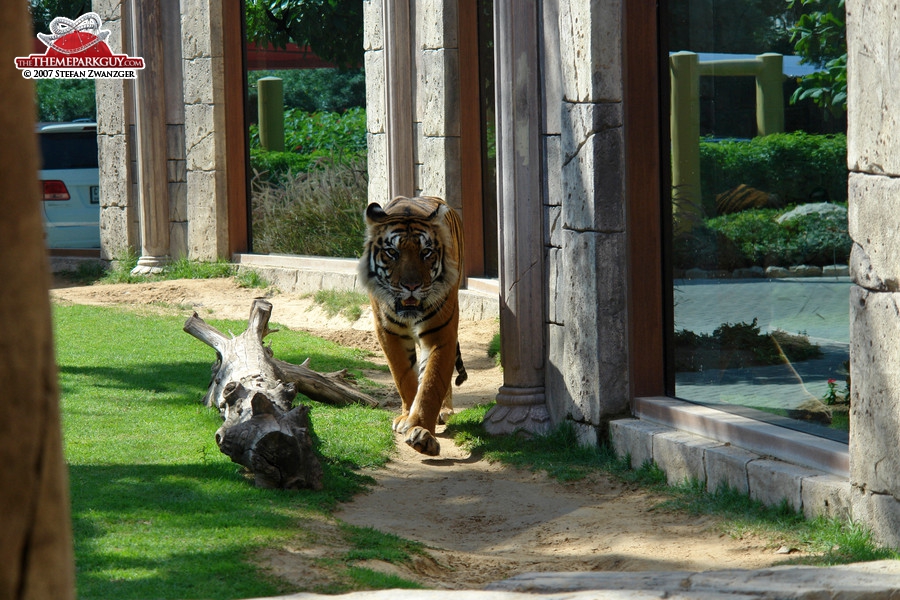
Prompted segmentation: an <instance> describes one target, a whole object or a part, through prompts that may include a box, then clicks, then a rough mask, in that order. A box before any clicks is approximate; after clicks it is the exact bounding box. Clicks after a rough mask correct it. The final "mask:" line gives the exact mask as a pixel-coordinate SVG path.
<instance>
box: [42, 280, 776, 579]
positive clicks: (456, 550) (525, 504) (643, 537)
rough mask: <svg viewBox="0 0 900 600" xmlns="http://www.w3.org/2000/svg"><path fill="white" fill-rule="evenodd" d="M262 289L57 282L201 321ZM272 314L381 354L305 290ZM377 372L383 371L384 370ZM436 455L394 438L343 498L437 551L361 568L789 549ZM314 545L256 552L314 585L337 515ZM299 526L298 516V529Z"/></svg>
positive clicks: (655, 566) (627, 561) (436, 572)
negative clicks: (363, 483) (392, 448)
mask: <svg viewBox="0 0 900 600" xmlns="http://www.w3.org/2000/svg"><path fill="white" fill-rule="evenodd" d="M260 294H261V292H260V290H247V289H242V288H239V287H237V286H236V285H235V284H234V282H233V281H232V280H225V279H218V280H180V281H169V282H160V283H148V284H132V285H106V286H91V287H69V288H58V289H56V290H54V291H53V292H52V296H53V297H54V299H55V300H56V301H58V302H72V303H79V304H99V305H109V304H118V305H129V306H132V307H135V308H140V309H142V310H158V311H165V312H171V311H173V310H174V311H178V312H183V313H184V314H185V316H186V317H187V316H189V315H190V312H191V311H193V310H196V311H197V312H198V313H199V314H200V315H201V316H202V317H204V318H221V319H246V318H247V316H248V315H249V311H250V304H251V301H252V299H253V298H255V297H257V296H259V295H260ZM269 299H270V301H271V302H272V303H273V305H274V308H273V316H272V321H273V322H275V323H278V324H279V325H282V326H285V327H289V328H296V329H305V330H309V331H311V332H313V333H315V334H317V335H322V336H323V337H327V338H330V339H333V340H335V341H337V342H339V343H342V344H346V345H353V346H358V347H363V348H368V349H371V350H374V351H378V346H377V342H376V341H375V338H374V335H373V333H372V331H371V315H369V314H364V315H363V317H362V318H361V319H360V320H359V321H358V322H356V323H349V322H348V321H347V320H346V319H344V318H343V317H340V316H337V317H328V316H327V315H325V314H324V313H323V312H322V311H321V309H319V308H317V307H315V306H314V305H313V303H312V301H311V300H310V299H308V298H302V297H299V296H296V295H290V294H275V295H273V296H271V297H270V298H269ZM496 331H497V323H496V322H495V321H493V320H491V321H485V322H464V323H463V324H462V326H461V331H460V344H461V346H462V352H463V357H464V359H465V361H466V365H467V369H468V371H469V380H468V381H467V382H466V383H465V384H464V385H463V387H462V388H460V390H459V391H460V393H459V394H456V395H455V398H456V405H457V406H458V407H465V406H471V405H473V404H475V403H477V402H488V401H490V400H491V399H492V398H493V396H494V394H495V393H496V390H497V388H498V387H499V386H500V384H501V383H502V373H501V371H500V369H499V368H498V367H496V366H495V365H494V364H493V361H492V360H491V359H489V358H488V357H487V344H488V342H489V341H490V338H491V337H492V336H493V334H494V333H495V332H496ZM382 376H383V375H382ZM383 377H385V379H387V377H386V376H383ZM439 438H440V439H441V448H442V452H441V456H440V457H438V458H433V459H432V458H427V457H424V456H422V455H420V454H417V453H415V452H414V451H412V450H410V449H408V448H407V447H406V445H405V444H402V443H398V448H397V450H398V451H397V454H396V456H395V458H394V460H392V461H391V462H390V463H389V464H388V465H387V466H386V467H385V468H384V469H380V470H378V471H376V472H374V473H373V475H374V477H375V479H376V481H377V485H376V486H374V487H373V489H372V490H371V491H370V492H369V493H368V494H364V495H361V496H358V497H357V498H356V499H355V500H354V501H353V502H350V503H348V504H346V505H344V506H343V507H342V508H341V510H340V511H339V512H338V514H337V515H336V516H337V517H338V518H339V519H341V520H343V521H346V522H348V523H351V524H354V525H360V526H370V527H374V528H376V529H379V530H382V531H386V532H390V533H393V534H396V535H398V536H401V537H404V538H407V539H412V540H416V541H420V542H422V543H424V544H425V545H426V546H427V547H428V548H429V553H430V555H431V558H430V559H429V558H425V557H423V558H420V559H418V560H417V561H416V563H415V564H414V565H412V566H410V567H409V568H406V567H404V568H400V567H396V566H393V565H389V564H381V563H370V564H367V565H366V566H368V567H370V568H373V569H378V570H384V571H387V572H391V573H396V574H398V575H401V576H403V577H406V578H409V579H415V580H418V581H421V582H422V583H423V584H425V585H428V586H430V587H445V588H479V587H481V586H483V585H484V584H486V583H488V582H490V581H496V580H499V579H503V578H506V577H509V576H512V575H515V574H517V573H522V572H529V571H585V570H614V571H639V570H696V571H702V570H710V569H724V568H746V569H753V568H762V567H766V566H771V565H773V564H777V563H778V562H780V561H782V560H784V559H785V558H786V557H785V556H783V555H781V554H777V553H776V548H775V547H773V546H772V545H771V543H767V542H766V541H765V540H760V539H756V538H752V537H751V538H744V539H736V538H733V537H731V536H729V535H725V534H723V533H721V530H720V528H719V527H718V521H716V520H715V519H711V518H697V517H692V516H689V515H684V514H681V513H677V512H672V511H666V510H656V509H655V508H654V507H655V506H656V505H657V504H658V503H659V501H660V498H657V497H655V496H653V495H652V494H648V493H646V492H645V491H642V490H640V489H637V488H633V487H630V486H627V485H623V484H621V483H619V482H617V481H615V480H613V479H611V478H607V477H604V476H596V477H594V478H593V479H591V480H589V481H581V482H577V483H571V484H562V483H559V482H557V481H554V480H550V479H548V478H547V477H546V476H545V475H543V474H535V473H530V472H524V471H519V470H515V469H509V468H504V467H502V466H499V465H496V464H490V463H487V462H486V461H484V460H480V459H479V458H478V457H473V456H469V455H468V454H466V453H465V452H463V451H462V450H460V449H459V448H457V447H456V446H455V445H454V444H453V443H452V441H451V440H450V439H448V438H446V437H445V436H443V435H441V430H440V429H439ZM316 526H317V527H319V528H320V531H319V532H318V534H315V532H313V533H311V534H309V540H308V541H309V542H310V544H309V545H308V546H304V547H303V548H277V549H271V550H269V551H266V552H265V553H263V555H262V556H260V557H259V560H260V561H261V562H262V563H263V564H264V565H265V567H266V568H267V569H268V570H269V571H270V572H271V573H272V574H273V575H275V576H278V577H282V578H284V579H287V580H289V581H291V582H292V583H294V584H296V585H297V586H299V587H303V588H305V589H310V588H312V587H313V586H315V585H320V584H323V583H326V582H327V580H328V574H327V573H325V572H323V571H322V570H321V569H317V568H316V566H315V560H316V559H317V558H320V557H323V556H328V555H329V554H330V553H331V552H332V551H335V549H334V548H331V547H330V546H329V544H330V543H333V542H331V541H330V540H332V539H334V537H335V536H332V535H330V533H329V531H333V528H334V524H333V523H319V524H317V525H316ZM304 527H305V525H304Z"/></svg>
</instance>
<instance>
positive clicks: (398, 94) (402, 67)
mask: <svg viewBox="0 0 900 600" xmlns="http://www.w3.org/2000/svg"><path fill="white" fill-rule="evenodd" d="M384 52H385V81H386V82H387V84H386V98H385V100H386V105H387V123H386V126H385V130H386V133H387V167H388V192H389V195H390V197H391V198H393V197H395V196H412V195H414V194H415V189H416V186H415V164H414V161H415V158H414V152H413V109H412V54H411V52H412V47H411V43H410V14H409V0H391V1H387V2H385V3H384Z"/></svg>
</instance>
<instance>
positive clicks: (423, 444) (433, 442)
mask: <svg viewBox="0 0 900 600" xmlns="http://www.w3.org/2000/svg"><path fill="white" fill-rule="evenodd" d="M404 441H405V442H406V443H407V444H408V445H409V446H411V447H412V449H413V450H415V451H416V452H421V453H422V454H427V455H428V456H437V455H438V454H440V453H441V445H440V444H439V443H438V441H437V438H435V437H434V435H432V433H431V432H430V431H428V430H427V429H425V428H424V427H418V426H417V427H413V428H412V429H410V430H409V435H407V436H406V440H404Z"/></svg>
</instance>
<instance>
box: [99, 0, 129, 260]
mask: <svg viewBox="0 0 900 600" xmlns="http://www.w3.org/2000/svg"><path fill="white" fill-rule="evenodd" d="M128 1H129V0H119V1H118V2H108V3H107V2H102V3H101V2H99V1H97V2H95V5H94V7H93V8H94V11H95V12H97V13H98V14H99V15H100V18H101V19H103V29H105V30H108V31H110V35H109V37H108V38H107V39H106V42H107V44H108V45H109V47H110V50H112V51H113V52H114V53H116V54H131V55H134V51H133V50H132V48H130V47H129V46H128V44H127V43H126V41H127V39H128V38H129V37H130V34H131V29H130V27H129V26H128V24H127V23H126V18H125V15H124V11H125V10H126V7H125V6H124V5H126V4H127V3H128ZM133 84H134V82H133V81H131V80H128V79H98V80H97V81H96V82H95V84H94V85H95V88H96V93H95V96H96V100H97V146H98V150H97V153H98V160H99V162H100V164H101V165H103V168H101V169H100V258H102V259H103V260H115V259H118V258H121V257H123V256H125V255H126V254H127V253H128V251H129V250H130V249H131V248H134V247H136V246H137V243H138V242H137V239H138V232H137V228H136V227H135V221H136V220H137V219H135V212H136V206H135V198H134V192H133V187H134V182H133V180H132V170H131V168H130V162H131V160H132V157H131V153H130V152H129V148H128V146H129V141H128V135H129V133H128V132H129V126H130V124H131V123H130V119H131V118H132V115H131V109H132V108H133V100H132V91H133V89H134V87H133Z"/></svg>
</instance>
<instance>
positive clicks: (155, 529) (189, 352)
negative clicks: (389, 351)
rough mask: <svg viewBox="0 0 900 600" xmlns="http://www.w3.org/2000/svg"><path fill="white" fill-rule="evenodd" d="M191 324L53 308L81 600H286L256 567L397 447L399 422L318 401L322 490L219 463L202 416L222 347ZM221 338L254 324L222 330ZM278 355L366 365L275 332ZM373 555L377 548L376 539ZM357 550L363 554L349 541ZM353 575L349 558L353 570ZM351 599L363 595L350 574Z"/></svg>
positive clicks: (347, 353) (360, 485) (223, 324)
mask: <svg viewBox="0 0 900 600" xmlns="http://www.w3.org/2000/svg"><path fill="white" fill-rule="evenodd" d="M183 322H184V319H183V318H182V317H166V316H145V315H137V314H134V313H130V312H126V311H123V310H118V309H110V308H99V307H87V306H77V305H76V306H55V307H54V325H55V335H56V345H57V360H58V364H59V381H60V390H61V403H62V417H63V432H64V441H65V456H66V461H67V463H68V467H69V479H70V490H71V503H72V519H73V528H74V536H75V556H76V568H77V586H78V594H79V597H80V598H113V597H114V598H123V599H124V598H186V599H190V598H242V597H243V598H246V597H256V596H267V595H275V594H280V593H286V592H288V591H292V590H288V589H285V585H284V584H282V583H280V582H277V581H273V580H270V579H268V578H267V577H266V576H265V575H263V574H262V573H261V572H258V571H257V570H256V568H255V567H254V566H253V565H252V564H249V563H248V560H249V559H252V557H253V555H254V553H255V552H256V550H258V549H260V548H264V547H280V546H282V545H284V544H288V543H291V541H292V540H295V539H297V537H298V536H299V535H300V533H299V532H300V531H301V530H302V528H303V524H304V522H306V521H307V520H309V519H312V518H316V519H321V518H322V515H328V514H329V512H330V511H331V510H332V509H333V508H334V507H335V506H336V504H337V503H338V502H340V501H343V500H348V499H349V498H351V497H352V495H353V494H355V493H358V492H359V491H361V490H362V489H364V487H365V486H366V485H367V484H368V483H370V482H371V479H370V478H369V477H367V476H366V475H365V474H364V473H360V472H359V469H363V468H366V467H374V466H378V465H382V464H384V462H385V461H386V460H387V458H388V457H389V455H390V453H391V452H392V449H393V443H394V442H393V436H392V434H391V432H390V415H389V414H388V413H386V412H385V411H380V410H372V409H367V408H362V407H356V406H351V407H345V408H335V407H331V406H326V405H321V404H319V403H315V402H311V401H307V400H304V401H306V402H309V404H310V405H311V407H312V411H311V421H312V424H313V430H314V432H315V434H316V436H317V437H318V440H319V447H318V450H319V452H320V454H321V457H322V460H323V467H324V471H325V473H324V489H323V490H322V491H301V492H285V491H279V490H260V489H256V488H254V487H253V486H252V484H251V483H250V482H249V481H248V480H247V479H246V478H245V477H244V476H243V474H242V469H241V467H239V466H237V465H235V464H233V463H231V462H230V461H229V459H228V458H227V457H226V456H225V455H223V454H221V453H220V452H219V450H218V448H217V447H216V445H215V442H214V440H213V434H214V432H215V431H216V429H217V428H218V427H219V425H220V423H221V421H220V417H219V415H218V412H217V411H213V410H210V409H208V408H206V407H204V406H202V405H201V404H200V403H199V401H200V399H201V398H202V396H203V394H204V392H205V389H206V385H207V383H208V380H209V372H210V371H209V369H210V366H211V364H212V362H213V361H214V358H215V356H214V353H213V352H212V350H211V349H210V348H209V347H207V346H205V345H204V344H202V343H201V342H199V341H198V340H196V339H194V338H192V337H191V336H189V335H187V334H185V333H184V332H183V331H182V326H183ZM212 324H213V325H214V326H215V327H217V328H218V329H220V330H221V331H234V332H239V331H243V330H244V329H245V328H246V323H243V322H237V321H213V322H212ZM269 339H271V340H272V347H273V350H274V353H275V356H277V357H279V358H281V359H284V360H288V361H291V362H301V361H302V360H303V359H305V358H306V357H309V358H310V359H311V367H312V368H314V369H317V370H321V371H331V370H337V369H338V368H343V367H348V368H349V369H350V371H351V372H357V373H358V372H359V369H361V368H363V367H367V366H368V363H366V362H365V361H364V360H362V358H361V356H362V353H360V352H358V351H356V350H352V349H345V348H341V347H338V346H335V345H334V344H330V343H328V342H324V341H322V340H318V339H316V338H314V337H312V336H309V335H306V334H301V333H297V332H291V331H285V330H282V331H280V332H278V333H276V334H273V335H272V336H271V337H270V338H269ZM366 544H367V545H368V544H369V542H366ZM350 546H351V548H356V546H355V545H354V544H353V542H352V541H351V543H350ZM342 565H343V566H341V570H342V571H343V572H345V571H346V569H347V567H348V566H352V565H351V564H350V559H346V560H345V561H344V563H342ZM343 577H345V578H347V580H348V583H347V584H345V585H346V586H349V587H348V589H353V587H354V586H355V585H356V584H354V583H353V580H352V577H351V576H350V574H349V573H346V572H345V573H344V575H343Z"/></svg>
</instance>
